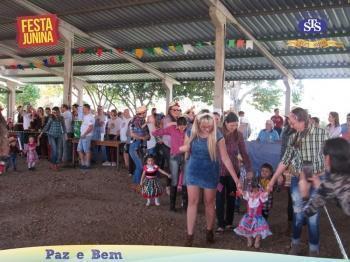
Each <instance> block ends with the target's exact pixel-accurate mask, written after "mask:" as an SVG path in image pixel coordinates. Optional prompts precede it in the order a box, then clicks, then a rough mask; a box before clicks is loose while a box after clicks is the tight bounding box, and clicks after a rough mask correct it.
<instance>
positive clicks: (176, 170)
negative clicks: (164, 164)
mask: <svg viewBox="0 0 350 262" xmlns="http://www.w3.org/2000/svg"><path fill="white" fill-rule="evenodd" d="M183 165H184V155H183V154H180V155H176V156H170V161H169V168H170V174H171V186H177V184H178V182H179V176H180V172H181V169H183ZM180 168H181V169H180Z"/></svg>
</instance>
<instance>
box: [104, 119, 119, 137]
mask: <svg viewBox="0 0 350 262" xmlns="http://www.w3.org/2000/svg"><path fill="white" fill-rule="evenodd" d="M121 124H122V120H121V119H120V118H119V117H117V118H116V119H112V118H111V119H109V120H108V122H107V127H108V134H109V135H118V131H120V127H121Z"/></svg>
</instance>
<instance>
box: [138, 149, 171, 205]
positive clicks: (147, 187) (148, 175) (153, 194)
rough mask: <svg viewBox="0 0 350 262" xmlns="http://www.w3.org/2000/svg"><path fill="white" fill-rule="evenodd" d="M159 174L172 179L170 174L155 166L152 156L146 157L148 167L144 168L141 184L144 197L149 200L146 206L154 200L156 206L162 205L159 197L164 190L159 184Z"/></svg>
mask: <svg viewBox="0 0 350 262" xmlns="http://www.w3.org/2000/svg"><path fill="white" fill-rule="evenodd" d="M158 172H160V173H162V174H163V175H166V176H167V177H168V178H170V177H171V176H170V174H168V173H166V172H165V171H164V170H162V169H160V168H159V167H158V166H157V165H155V164H154V157H153V156H152V155H148V156H147V157H146V165H144V166H143V172H142V177H141V182H140V185H141V193H142V196H143V197H144V198H146V199H147V202H146V206H149V205H150V204H151V201H152V199H154V203H155V205H156V206H159V205H160V202H159V197H160V195H161V194H162V192H163V189H162V187H161V185H160V183H159V179H158Z"/></svg>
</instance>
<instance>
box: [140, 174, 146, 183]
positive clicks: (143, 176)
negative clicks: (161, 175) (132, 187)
mask: <svg viewBox="0 0 350 262" xmlns="http://www.w3.org/2000/svg"><path fill="white" fill-rule="evenodd" d="M145 176H146V172H145V171H143V172H142V176H141V181H140V185H142V183H143V180H144V179H145Z"/></svg>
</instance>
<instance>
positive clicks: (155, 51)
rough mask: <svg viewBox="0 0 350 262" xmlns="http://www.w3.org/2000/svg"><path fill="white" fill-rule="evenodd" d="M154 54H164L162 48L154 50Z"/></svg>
mask: <svg viewBox="0 0 350 262" xmlns="http://www.w3.org/2000/svg"><path fill="white" fill-rule="evenodd" d="M154 53H155V54H157V55H162V54H163V50H162V48H160V47H155V48H154Z"/></svg>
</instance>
